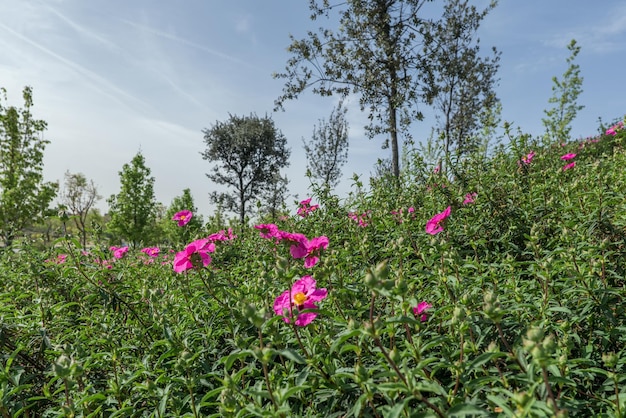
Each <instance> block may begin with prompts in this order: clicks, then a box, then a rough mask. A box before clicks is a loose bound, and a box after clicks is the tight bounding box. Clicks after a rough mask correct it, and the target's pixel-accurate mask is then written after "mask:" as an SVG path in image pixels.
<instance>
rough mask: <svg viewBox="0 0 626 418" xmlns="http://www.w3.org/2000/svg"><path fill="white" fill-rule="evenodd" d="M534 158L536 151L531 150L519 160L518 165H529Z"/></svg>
mask: <svg viewBox="0 0 626 418" xmlns="http://www.w3.org/2000/svg"><path fill="white" fill-rule="evenodd" d="M533 158H535V151H531V152H529V153H528V154H526V155H525V156H523V157H522V159H521V160H518V161H517V165H518V166H520V167H521V166H522V165H529V164H530V163H531V162H532V161H533Z"/></svg>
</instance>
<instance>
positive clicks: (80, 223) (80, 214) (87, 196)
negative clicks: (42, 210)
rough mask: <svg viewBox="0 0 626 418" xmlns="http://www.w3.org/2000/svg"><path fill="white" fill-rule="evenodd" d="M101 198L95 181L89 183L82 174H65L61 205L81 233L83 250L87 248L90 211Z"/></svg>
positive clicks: (67, 172)
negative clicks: (67, 211)
mask: <svg viewBox="0 0 626 418" xmlns="http://www.w3.org/2000/svg"><path fill="white" fill-rule="evenodd" d="M101 198H102V197H101V196H100V195H99V194H98V189H97V188H96V184H95V183H94V182H93V180H91V181H89V182H88V181H87V178H85V175H84V174H82V173H73V174H72V173H70V172H69V171H66V172H65V185H64V189H63V191H62V192H61V203H62V204H63V205H65V207H66V208H67V209H68V210H69V215H70V216H71V217H72V220H73V221H74V224H75V225H76V228H77V229H78V231H79V233H80V237H81V238H80V240H81V244H82V245H83V248H87V216H88V215H89V210H90V209H91V208H92V207H93V205H94V204H95V203H96V202H97V201H98V200H100V199H101Z"/></svg>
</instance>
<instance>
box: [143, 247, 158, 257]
mask: <svg viewBox="0 0 626 418" xmlns="http://www.w3.org/2000/svg"><path fill="white" fill-rule="evenodd" d="M160 251H161V250H160V249H159V247H146V248H142V249H141V252H142V253H144V254H145V255H147V256H149V257H158V256H159V252H160Z"/></svg>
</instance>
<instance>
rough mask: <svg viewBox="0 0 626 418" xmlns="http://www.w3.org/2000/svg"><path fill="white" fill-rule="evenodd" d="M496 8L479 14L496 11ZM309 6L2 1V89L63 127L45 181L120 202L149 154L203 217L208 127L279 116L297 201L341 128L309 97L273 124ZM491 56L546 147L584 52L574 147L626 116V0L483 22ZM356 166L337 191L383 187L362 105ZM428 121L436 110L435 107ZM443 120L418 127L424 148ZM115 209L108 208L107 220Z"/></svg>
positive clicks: (507, 13) (163, 189)
mask: <svg viewBox="0 0 626 418" xmlns="http://www.w3.org/2000/svg"><path fill="white" fill-rule="evenodd" d="M486 3H487V2H486V0H480V1H479V0H477V1H476V2H475V4H477V5H484V4H486ZM307 4H308V1H294V0H264V1H259V0H237V1H207V0H185V1H183V0H178V1H171V0H169V1H165V0H133V1H126V0H106V1H105V0H90V1H85V0H19V1H16V0H0V10H2V13H0V51H2V53H0V86H1V87H5V88H6V89H7V91H8V97H9V103H10V104H13V105H17V106H21V105H22V102H21V90H22V88H23V87H24V86H25V85H30V86H32V87H33V89H34V104H35V106H34V109H33V112H34V114H35V117H37V118H40V119H44V120H46V121H47V122H48V130H47V131H46V134H45V137H46V138H47V139H49V140H50V141H51V143H50V144H49V145H48V147H47V148H46V153H45V160H44V164H45V166H44V167H45V168H44V174H45V177H46V180H50V181H57V180H58V181H60V182H61V183H62V180H63V174H64V173H65V171H66V170H69V171H70V172H72V173H78V172H80V173H83V174H85V176H86V177H87V178H88V179H92V180H94V182H95V183H96V184H97V186H98V188H99V191H100V194H101V195H102V196H104V198H105V199H106V197H108V196H110V195H111V194H114V193H117V192H118V191H119V184H120V183H119V175H118V172H119V171H120V170H121V168H122V165H123V164H124V163H127V162H129V161H130V160H131V159H132V157H133V156H134V155H135V154H136V153H137V152H138V151H140V150H141V152H142V153H143V155H144V156H145V158H146V163H147V165H148V167H150V169H151V170H152V175H153V176H154V177H155V179H156V180H155V192H156V197H157V200H159V201H160V202H162V203H164V204H165V205H169V204H170V203H171V200H172V198H174V197H175V196H179V195H181V194H182V190H183V189H185V188H190V189H191V191H192V194H193V196H194V199H195V201H196V205H197V206H198V209H199V211H200V212H201V213H202V214H203V215H208V214H210V213H211V211H212V206H211V205H210V204H209V200H208V194H209V193H210V192H211V191H213V190H216V188H215V186H214V185H213V184H212V183H211V182H210V180H209V179H208V178H207V177H206V175H205V173H207V172H209V170H210V165H209V163H208V162H207V161H204V160H202V158H201V157H200V152H201V151H202V150H203V149H204V142H203V135H202V132H201V131H202V129H204V128H209V127H210V126H211V125H212V124H214V123H215V122H216V121H223V120H226V119H227V118H228V115H229V113H231V114H236V115H247V114H250V113H256V114H257V115H260V116H263V115H265V114H268V115H271V116H272V118H273V119H274V121H275V124H276V126H277V127H278V128H279V129H280V130H281V131H282V132H283V134H284V135H285V136H286V137H287V139H288V140H289V144H290V147H291V150H292V157H291V166H290V167H289V168H288V169H287V170H286V171H285V173H286V174H287V176H288V177H289V179H290V186H289V188H290V191H291V193H292V194H294V195H297V196H298V197H299V198H304V197H307V194H308V191H307V189H308V186H309V183H308V180H307V179H306V178H305V176H304V171H305V167H306V158H305V155H304V151H303V150H302V138H303V137H305V138H309V137H310V135H311V132H312V129H313V125H314V124H315V123H317V121H318V119H320V118H328V115H329V114H330V111H331V110H332V108H333V106H334V104H335V100H334V99H333V98H319V97H316V96H314V95H313V94H312V93H310V92H309V93H305V94H303V95H302V96H301V98H300V99H299V100H298V101H293V102H287V103H286V106H285V111H284V112H278V113H272V109H273V103H274V99H276V97H278V96H279V95H280V93H281V91H282V82H281V81H280V80H274V79H273V78H272V76H271V74H272V73H273V72H280V71H281V70H283V69H284V66H285V63H286V61H287V59H288V58H289V55H288V53H287V51H286V47H287V46H288V45H289V34H293V35H294V36H295V37H296V38H301V37H303V36H304V35H305V33H306V31H307V30H309V29H315V28H316V27H317V26H319V25H321V24H322V22H321V21H319V20H318V21H317V22H311V21H310V20H309V10H308V7H307ZM479 37H480V39H481V46H482V48H483V50H484V51H485V53H487V51H488V49H489V48H490V47H491V46H495V47H497V48H498V50H500V51H501V52H502V58H501V65H500V70H499V73H498V75H499V77H500V83H499V86H498V87H497V93H498V96H499V98H500V99H501V102H502V106H503V114H502V117H503V120H505V121H508V122H511V123H513V125H514V126H516V127H520V128H521V129H522V130H523V131H524V132H528V133H530V134H533V135H541V134H542V133H543V126H542V123H541V118H542V117H543V116H544V113H543V110H544V109H546V108H548V106H549V104H548V99H549V98H550V96H551V95H552V92H551V87H552V77H553V76H560V75H561V74H562V73H563V72H564V71H565V70H566V68H567V65H566V63H565V60H566V58H567V57H568V55H569V52H568V50H567V48H566V46H567V44H568V43H569V41H570V40H571V39H576V40H577V41H578V44H579V45H580V46H581V48H582V50H581V53H580V54H579V56H578V58H577V60H576V63H577V64H579V65H580V67H581V75H582V76H583V78H584V82H583V93H582V94H581V96H580V97H579V103H580V104H583V105H584V106H585V108H584V109H583V110H582V111H581V112H580V113H579V115H578V117H577V119H576V120H575V122H574V123H573V129H572V134H573V135H574V137H586V136H589V135H593V134H595V133H596V131H597V128H598V123H597V121H598V118H599V117H601V118H602V119H603V120H604V121H605V122H609V121H611V120H613V119H614V118H618V117H621V116H622V115H624V113H626V110H625V108H626V106H625V105H626V103H625V100H624V97H625V96H624V93H623V91H624V87H623V86H624V78H623V73H624V68H625V64H626V58H625V57H626V2H623V1H621V0H605V1H602V2H590V1H588V0H550V1H545V0H524V1H512V0H501V1H500V4H499V5H498V7H497V8H496V9H495V10H493V11H492V12H491V13H490V14H489V16H488V17H487V18H486V19H485V21H483V24H482V26H481V29H480V32H479ZM349 109H350V110H349V113H348V118H349V122H350V154H349V162H348V165H347V166H345V167H344V169H343V174H344V176H343V177H344V180H343V181H342V183H341V185H340V186H339V187H338V189H337V192H338V194H340V195H345V194H346V193H347V192H348V191H349V190H350V185H351V180H350V178H351V177H352V173H357V174H359V175H361V176H363V178H364V179H366V178H367V177H369V175H370V173H372V172H373V165H374V163H375V162H376V160H377V159H378V158H379V157H381V156H382V157H386V156H387V153H388V151H387V150H381V149H380V144H381V140H380V139H378V140H376V139H375V140H369V139H367V138H365V137H364V135H363V125H364V123H365V122H366V120H365V117H364V115H362V114H360V112H359V111H358V108H357V107H356V106H355V104H354V103H352V104H351V105H350V104H349ZM424 110H426V109H424ZM434 123H435V122H434V119H433V118H432V117H427V118H426V120H425V121H423V122H418V123H416V124H415V125H414V126H413V128H412V129H413V136H414V138H415V139H416V140H418V141H419V140H425V139H426V138H428V136H429V135H430V132H431V127H432V126H433V125H434ZM105 199H102V200H101V201H100V202H99V204H98V207H100V208H101V209H103V210H104V211H106V207H107V206H106V202H105Z"/></svg>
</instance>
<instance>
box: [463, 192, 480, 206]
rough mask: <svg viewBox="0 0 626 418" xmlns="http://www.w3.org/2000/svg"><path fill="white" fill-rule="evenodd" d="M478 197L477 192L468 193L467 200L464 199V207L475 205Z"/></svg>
mask: <svg viewBox="0 0 626 418" xmlns="http://www.w3.org/2000/svg"><path fill="white" fill-rule="evenodd" d="M477 196H478V193H476V192H472V193H467V194H466V195H465V199H463V205H469V204H471V203H474V202H475V201H476V197H477Z"/></svg>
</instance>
